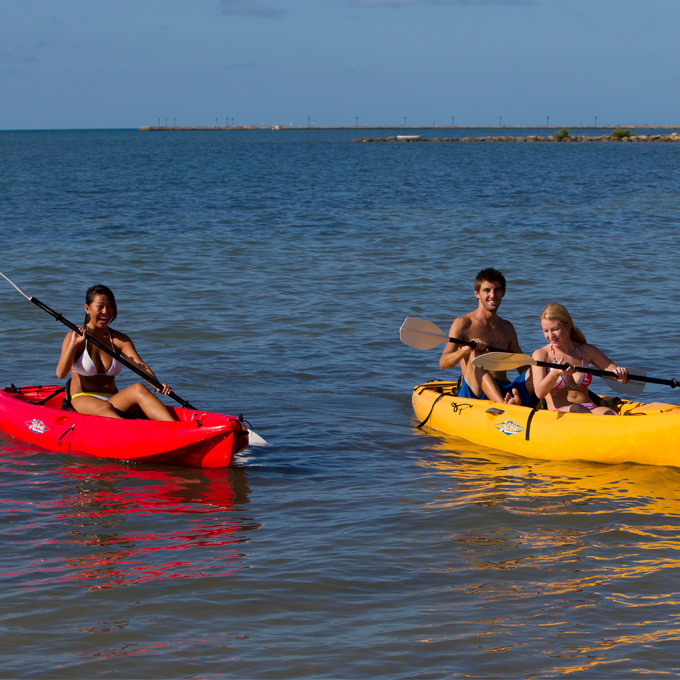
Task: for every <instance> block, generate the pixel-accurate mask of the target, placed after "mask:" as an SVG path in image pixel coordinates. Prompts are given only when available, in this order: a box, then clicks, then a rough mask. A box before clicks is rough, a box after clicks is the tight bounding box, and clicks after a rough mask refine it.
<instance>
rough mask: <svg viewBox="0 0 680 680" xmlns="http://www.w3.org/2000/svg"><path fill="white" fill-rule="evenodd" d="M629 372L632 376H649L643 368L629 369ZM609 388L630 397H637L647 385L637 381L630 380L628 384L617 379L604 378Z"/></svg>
mask: <svg viewBox="0 0 680 680" xmlns="http://www.w3.org/2000/svg"><path fill="white" fill-rule="evenodd" d="M628 372H629V373H630V374H632V375H639V376H642V377H646V376H647V371H645V370H644V369H643V368H628ZM602 380H604V382H605V384H606V385H607V387H609V389H610V390H614V391H615V392H620V393H621V394H627V395H629V396H633V397H634V396H636V395H638V394H642V392H643V391H644V389H645V384H646V383H643V382H639V381H637V380H629V381H628V382H627V383H622V382H619V381H618V380H617V379H616V378H609V377H607V376H604V375H603V376H602Z"/></svg>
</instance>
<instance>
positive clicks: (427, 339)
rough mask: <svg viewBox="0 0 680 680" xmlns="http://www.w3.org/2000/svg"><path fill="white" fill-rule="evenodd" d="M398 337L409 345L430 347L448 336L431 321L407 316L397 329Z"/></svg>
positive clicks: (444, 340) (422, 347)
mask: <svg viewBox="0 0 680 680" xmlns="http://www.w3.org/2000/svg"><path fill="white" fill-rule="evenodd" d="M399 339H400V340H401V341H402V342H403V343H404V344H405V345H408V346H409V347H415V348H416V349H432V348H433V347H436V346H437V345H441V344H442V342H447V341H448V339H449V338H448V336H447V335H445V334H444V333H442V330H441V328H439V326H437V325H436V324H433V323H432V322H431V321H428V320H427V319H417V318H416V317H415V316H409V317H407V318H406V319H405V320H404V323H403V324H402V325H401V328H400V329H399Z"/></svg>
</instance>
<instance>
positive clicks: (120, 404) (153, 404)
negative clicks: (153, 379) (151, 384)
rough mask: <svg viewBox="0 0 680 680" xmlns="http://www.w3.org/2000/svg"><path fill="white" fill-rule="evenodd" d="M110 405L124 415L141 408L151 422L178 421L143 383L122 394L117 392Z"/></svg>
mask: <svg viewBox="0 0 680 680" xmlns="http://www.w3.org/2000/svg"><path fill="white" fill-rule="evenodd" d="M108 403H109V404H110V405H111V406H112V407H113V408H114V409H116V410H118V411H122V412H123V413H126V412H127V411H129V410H130V409H132V408H133V407H135V406H139V408H141V409H142V411H143V412H144V415H145V416H146V417H147V418H148V419H149V420H166V421H171V420H177V419H176V418H175V417H174V415H173V414H172V413H171V412H170V411H168V409H167V408H166V407H165V404H163V402H162V401H161V400H160V399H159V398H158V397H157V396H156V395H155V394H153V393H152V392H151V391H150V390H149V389H148V388H147V387H146V385H143V384H142V383H135V384H134V385H130V387H126V388H125V389H123V390H121V391H120V392H116V394H114V395H113V396H112V397H111V398H110V399H109V401H108ZM100 415H105V414H100Z"/></svg>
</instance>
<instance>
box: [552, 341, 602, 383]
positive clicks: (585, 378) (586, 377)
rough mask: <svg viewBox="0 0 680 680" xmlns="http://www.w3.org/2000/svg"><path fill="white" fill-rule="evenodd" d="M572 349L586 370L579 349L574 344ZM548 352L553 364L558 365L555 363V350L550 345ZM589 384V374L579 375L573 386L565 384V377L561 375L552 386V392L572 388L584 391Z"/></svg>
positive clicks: (591, 378) (585, 364) (590, 376)
mask: <svg viewBox="0 0 680 680" xmlns="http://www.w3.org/2000/svg"><path fill="white" fill-rule="evenodd" d="M574 347H575V348H576V353H577V354H578V355H579V356H580V357H581V366H582V367H583V368H588V362H587V361H586V360H585V359H584V358H583V356H581V352H579V349H578V347H577V346H576V344H575V343H574ZM550 351H551V352H552V355H553V359H554V360H555V363H556V364H557V363H560V362H558V361H557V356H556V355H555V348H554V347H553V346H552V345H550ZM591 382H593V376H592V374H591V373H581V377H580V378H579V380H578V382H574V383H573V384H569V383H568V382H567V377H566V376H564V375H561V376H560V377H559V378H558V379H557V382H556V383H555V385H554V386H553V390H573V389H574V388H581V389H586V388H588V386H589V385H590V383H591Z"/></svg>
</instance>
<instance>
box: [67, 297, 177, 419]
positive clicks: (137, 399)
mask: <svg viewBox="0 0 680 680" xmlns="http://www.w3.org/2000/svg"><path fill="white" fill-rule="evenodd" d="M116 315H117V307H116V299H115V297H114V295H113V292H112V291H111V289H110V288H108V287H107V286H92V287H91V288H89V289H88V291H87V295H86V296H85V323H84V325H83V326H81V327H80V329H79V331H80V332H76V331H72V332H70V333H67V335H66V337H65V338H64V341H63V343H62V346H61V356H60V357H59V363H58V364H57V377H58V378H60V379H64V378H66V376H67V375H68V374H69V372H71V371H72V373H71V386H70V391H71V395H70V396H71V404H72V406H73V408H74V409H75V410H76V411H78V412H79V413H84V414H87V415H98V416H105V417H108V418H121V417H123V415H127V416H128V417H129V416H133V417H135V416H136V417H146V418H148V419H149V420H177V418H176V416H175V414H174V412H173V411H170V410H168V409H167V408H166V407H165V405H164V404H163V402H162V401H160V399H158V397H157V396H156V395H155V394H153V393H152V392H151V391H150V390H149V388H148V387H147V386H146V385H145V384H143V383H135V384H134V385H130V386H129V387H125V388H124V389H122V390H119V389H118V387H117V386H116V380H115V377H116V376H117V375H118V374H119V373H120V372H121V370H122V368H123V366H122V363H121V362H120V361H118V359H116V357H111V364H110V365H109V366H108V368H107V363H108V360H109V355H108V354H107V353H106V352H104V351H103V350H101V349H99V348H97V346H96V345H93V344H92V343H90V342H89V341H88V339H87V336H90V337H92V338H94V339H96V340H98V341H99V342H100V343H101V344H102V345H105V346H108V347H110V348H111V350H112V351H113V352H115V353H116V354H119V355H120V356H121V357H124V358H125V359H127V361H129V362H131V363H133V364H135V365H136V366H138V367H139V368H141V369H142V370H144V371H146V372H147V373H148V374H149V375H151V376H153V377H154V378H155V377H156V376H155V374H154V372H153V371H152V370H151V369H150V368H149V367H148V366H147V365H146V364H145V363H144V361H142V358H141V357H140V356H139V354H138V353H137V350H136V349H135V346H134V343H133V342H132V340H130V338H129V337H128V336H127V335H125V334H124V333H121V332H120V331H116V330H113V329H111V328H109V324H110V323H111V322H112V321H113V320H114V319H115V318H116ZM86 333H87V336H86ZM88 345H90V346H92V349H91V350H88ZM161 392H162V394H168V393H170V392H171V388H170V386H169V385H167V384H166V383H163V389H162V390H161Z"/></svg>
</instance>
